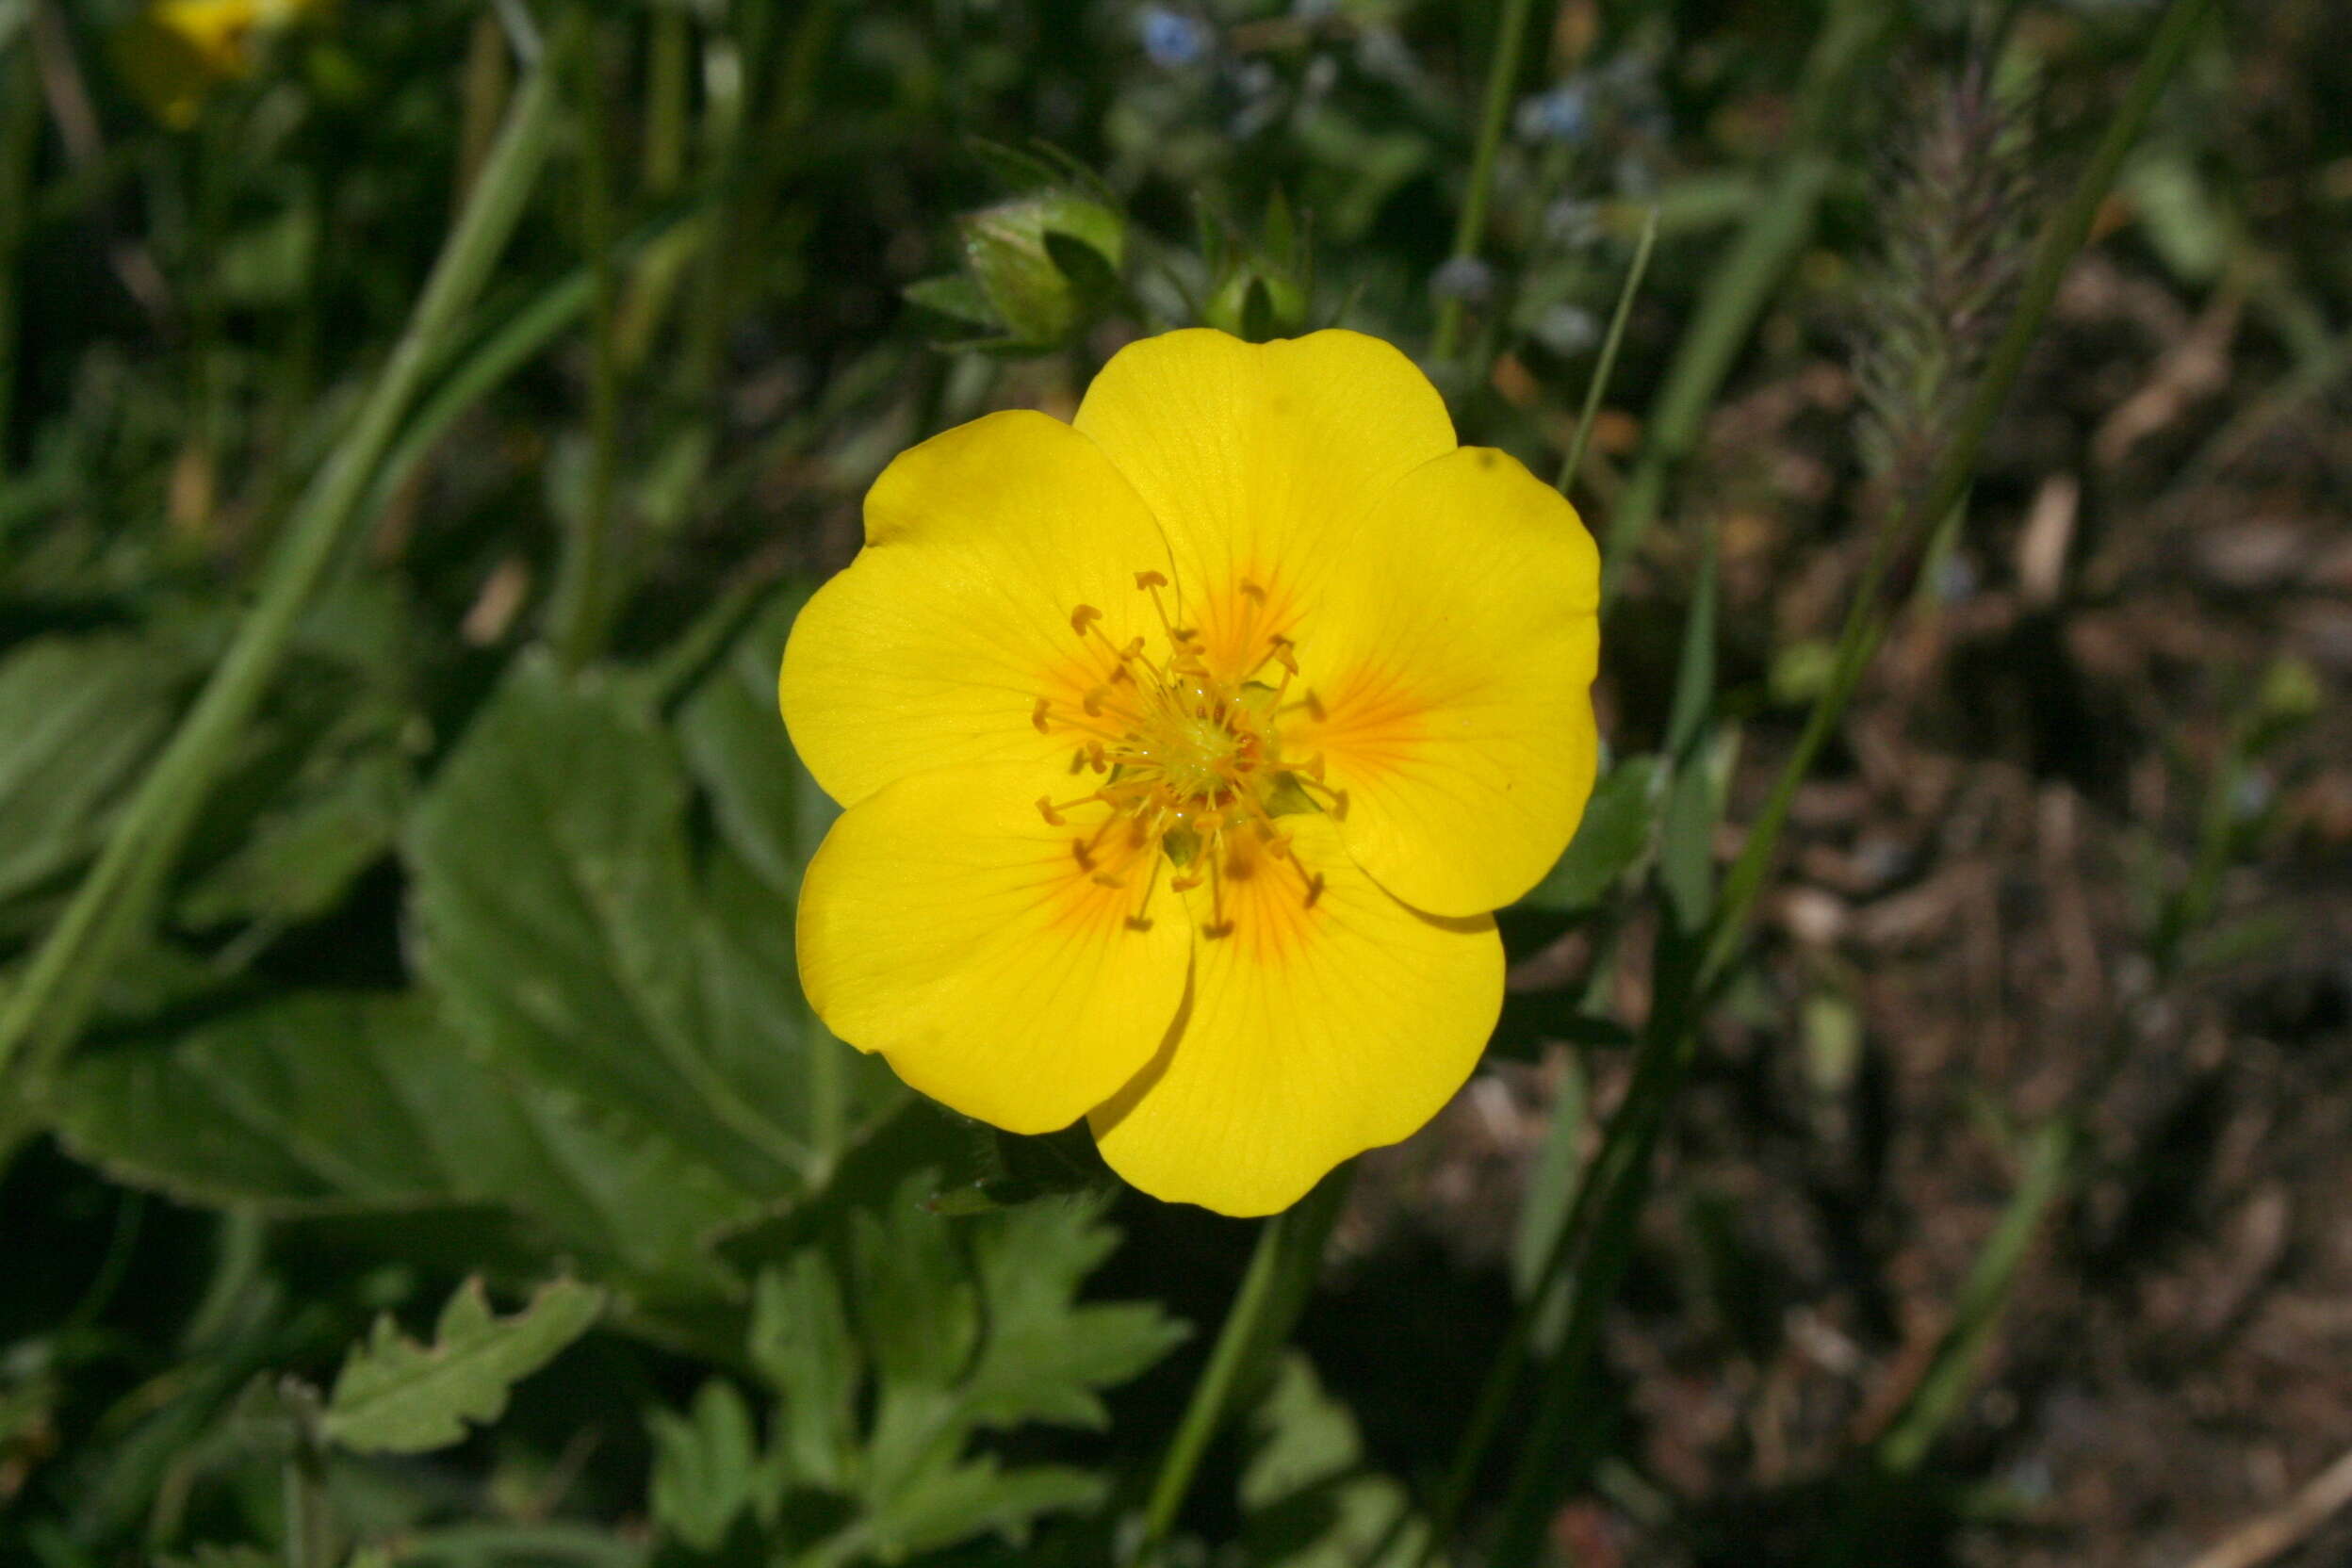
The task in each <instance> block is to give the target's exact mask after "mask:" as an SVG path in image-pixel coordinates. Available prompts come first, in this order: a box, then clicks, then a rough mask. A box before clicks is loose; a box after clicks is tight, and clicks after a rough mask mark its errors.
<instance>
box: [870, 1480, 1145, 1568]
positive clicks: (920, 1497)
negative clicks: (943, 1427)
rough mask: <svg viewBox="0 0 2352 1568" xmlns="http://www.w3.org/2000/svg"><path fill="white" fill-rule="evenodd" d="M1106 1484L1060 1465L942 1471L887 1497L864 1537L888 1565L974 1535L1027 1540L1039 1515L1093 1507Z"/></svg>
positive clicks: (1099, 1499)
mask: <svg viewBox="0 0 2352 1568" xmlns="http://www.w3.org/2000/svg"><path fill="white" fill-rule="evenodd" d="M1109 1489H1110V1483H1109V1482H1108V1481H1107V1480H1106V1479H1105V1478H1103V1477H1100V1476H1095V1475H1090V1474H1088V1473H1087V1472H1086V1471H1084V1470H1071V1469H1068V1468H1065V1467H1063V1466H1061V1465H1047V1464H1033V1465H1024V1466H1022V1467H1021V1468H1019V1469H1014V1470H1006V1469H1004V1468H1003V1467H1001V1466H1000V1465H999V1463H998V1462H997V1460H996V1458H995V1456H993V1455H988V1456H984V1457H982V1458H980V1459H976V1460H972V1461H968V1462H963V1463H959V1464H948V1465H941V1466H940V1467H939V1468H938V1469H937V1470H933V1471H930V1472H927V1473H925V1474H924V1475H923V1476H922V1477H920V1478H917V1479H916V1480H915V1481H914V1482H913V1483H912V1484H910V1485H908V1486H907V1487H906V1488H905V1489H904V1490H903V1491H901V1492H899V1493H898V1494H896V1495H893V1496H892V1497H890V1499H889V1501H888V1503H887V1504H886V1505H885V1506H883V1507H882V1508H879V1509H877V1510H876V1511H874V1513H873V1514H872V1515H871V1516H870V1517H869V1519H868V1520H867V1521H866V1528H865V1533H866V1535H867V1536H869V1537H870V1538H871V1539H872V1540H873V1542H874V1545H875V1547H876V1548H877V1551H878V1554H879V1555H880V1556H881V1557H882V1558H883V1560H885V1561H897V1560H902V1559H904V1558H907V1557H912V1556H914V1555H915V1554H917V1553H919V1552H931V1551H938V1550H939V1549H940V1548H942V1547H946V1546H952V1545H954V1544H956V1543H957V1542H959V1541H969V1540H971V1539H972V1537H974V1536H977V1535H986V1534H994V1535H1001V1536H1005V1537H1006V1538H1008V1539H1010V1540H1012V1541H1013V1542H1015V1543H1016V1544H1018V1543H1020V1542H1022V1541H1025V1540H1027V1539H1028V1534H1029V1530H1030V1528H1031V1527H1032V1526H1033V1525H1034V1524H1035V1523H1036V1521H1037V1519H1038V1518H1039V1517H1040V1516H1041V1515H1044V1514H1048V1513H1069V1512H1076V1511H1083V1510H1088V1509H1092V1508H1095V1507H1096V1506H1098V1505H1099V1504H1100V1503H1101V1502H1102V1500H1103V1496H1104V1495H1106V1494H1107V1493H1108V1491H1109Z"/></svg>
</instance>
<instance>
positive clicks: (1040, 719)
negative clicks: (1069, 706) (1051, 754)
mask: <svg viewBox="0 0 2352 1568" xmlns="http://www.w3.org/2000/svg"><path fill="white" fill-rule="evenodd" d="M1053 707H1054V704H1053V703H1052V702H1050V701H1048V700H1047V699H1046V698H1044V697H1039V698H1038V699H1037V706H1036V707H1035V708H1032V709H1031V710H1029V722H1030V723H1031V724H1033V725H1036V726H1037V733H1038V734H1040V735H1042V734H1044V733H1046V731H1047V730H1048V729H1050V728H1051V727H1052V726H1050V725H1048V724H1047V723H1046V714H1047V713H1049V712H1051V711H1053Z"/></svg>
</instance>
